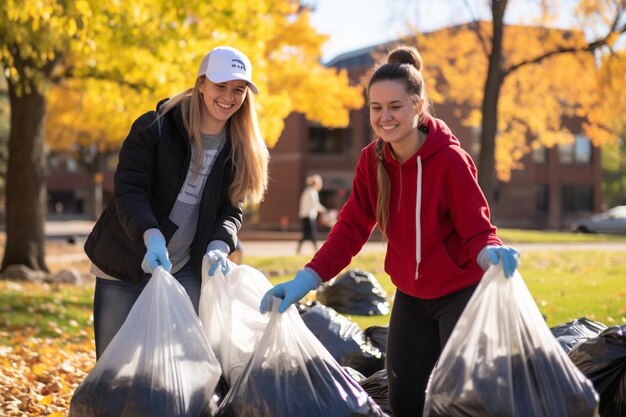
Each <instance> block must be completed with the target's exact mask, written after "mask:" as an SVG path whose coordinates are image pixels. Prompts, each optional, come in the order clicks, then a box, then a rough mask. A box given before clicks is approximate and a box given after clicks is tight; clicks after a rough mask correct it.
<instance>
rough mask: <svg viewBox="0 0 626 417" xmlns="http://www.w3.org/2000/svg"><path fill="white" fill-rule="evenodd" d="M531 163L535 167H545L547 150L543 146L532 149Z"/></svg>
mask: <svg viewBox="0 0 626 417" xmlns="http://www.w3.org/2000/svg"><path fill="white" fill-rule="evenodd" d="M532 155H533V162H534V163H535V164H537V165H545V163H546V162H548V149H546V147H545V146H540V147H538V148H535V149H533V154H532Z"/></svg>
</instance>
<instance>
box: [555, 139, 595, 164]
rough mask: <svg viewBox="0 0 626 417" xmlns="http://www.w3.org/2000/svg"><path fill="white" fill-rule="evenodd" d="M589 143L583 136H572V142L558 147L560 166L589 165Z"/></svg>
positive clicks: (590, 149)
mask: <svg viewBox="0 0 626 417" xmlns="http://www.w3.org/2000/svg"><path fill="white" fill-rule="evenodd" d="M591 152H592V147H591V141H590V140H589V138H587V137H586V136H584V135H574V142H572V143H566V144H561V145H559V162H560V163H561V164H578V165H589V164H591Z"/></svg>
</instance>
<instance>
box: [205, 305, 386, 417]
mask: <svg viewBox="0 0 626 417" xmlns="http://www.w3.org/2000/svg"><path fill="white" fill-rule="evenodd" d="M278 304H279V300H276V301H275V303H274V306H273V310H272V313H271V314H270V320H269V323H268V325H267V328H266V330H265V332H264V334H263V336H262V337H261V339H260V340H259V343H258V345H257V346H256V348H255V351H254V353H253V355H252V357H251V358H250V360H249V362H248V364H247V365H246V367H245V369H244V371H243V373H242V374H241V376H240V377H239V379H238V380H237V382H236V383H235V385H234V386H232V387H231V389H230V391H229V392H228V394H227V395H226V398H224V401H223V402H222V405H221V406H220V408H219V409H218V410H217V413H216V414H215V415H216V417H261V416H262V417H265V416H271V417H295V416H297V417H382V416H383V415H384V414H383V412H382V410H381V409H380V407H378V406H377V405H376V403H375V402H374V401H373V400H372V399H371V398H370V396H369V395H367V393H366V392H365V391H364V390H363V388H361V386H360V385H359V384H358V383H357V382H356V381H354V380H353V379H352V377H350V376H349V375H348V374H347V373H346V372H345V371H344V370H343V369H342V367H341V365H339V364H338V363H337V362H336V361H335V360H334V359H333V357H332V356H331V355H330V353H328V351H327V350H326V348H324V346H322V344H321V343H320V342H319V341H318V340H317V338H316V337H315V336H314V335H313V334H312V333H311V332H310V331H309V329H307V327H306V326H305V324H304V322H303V321H302V319H301V318H300V316H299V315H298V313H297V310H296V308H295V307H290V308H289V309H288V310H287V311H286V312H285V313H282V314H281V313H278Z"/></svg>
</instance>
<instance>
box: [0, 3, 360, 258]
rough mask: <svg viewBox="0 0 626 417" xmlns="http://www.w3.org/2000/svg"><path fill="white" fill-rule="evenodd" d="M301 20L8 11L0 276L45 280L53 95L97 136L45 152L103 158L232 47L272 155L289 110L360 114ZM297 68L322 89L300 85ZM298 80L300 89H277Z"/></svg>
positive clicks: (80, 6) (71, 135)
mask: <svg viewBox="0 0 626 417" xmlns="http://www.w3.org/2000/svg"><path fill="white" fill-rule="evenodd" d="M308 19H309V16H308V11H307V10H306V9H302V8H300V6H299V3H298V2H297V1H293V0H259V1H255V2H249V1H247V0H212V1H207V0H185V1H182V0H174V1H164V0H160V1H155V0H150V1H148V0H128V1H117V2H108V1H104V0H74V1H69V0H38V1H34V0H26V1H16V0H5V1H4V2H3V3H2V5H0V63H1V65H2V67H3V68H4V70H5V71H4V74H5V76H6V78H7V81H8V90H9V99H10V106H11V128H10V134H9V161H8V172H7V187H6V197H7V199H6V200H7V241H6V248H5V253H4V259H3V263H2V267H3V268H6V267H7V266H8V265H11V264H23V265H26V266H28V267H30V268H32V269H42V270H46V269H47V268H46V265H45V257H44V245H43V243H44V237H45V236H44V220H45V216H46V213H45V198H46V192H45V178H44V167H45V153H44V141H45V132H46V124H45V120H46V114H47V110H48V104H49V97H50V92H51V90H52V91H54V89H55V88H57V87H60V86H61V85H62V86H63V88H64V89H65V91H66V92H67V91H73V93H72V94H71V95H68V98H71V99H81V100H83V102H84V103H85V105H84V106H83V107H81V109H82V112H83V113H89V115H87V114H83V115H80V116H79V117H77V120H78V121H77V123H78V122H80V123H82V122H85V123H87V122H88V123H92V124H90V125H89V126H90V127H95V129H94V130H93V133H89V132H87V133H85V132H86V131H87V129H84V128H82V127H81V128H79V129H75V130H67V135H65V134H63V135H54V138H55V140H57V139H58V142H56V143H54V144H51V146H57V145H59V146H73V145H72V142H74V143H75V144H76V143H78V146H79V147H80V146H83V147H89V146H90V145H89V144H90V143H91V144H94V143H95V144H96V147H97V148H98V149H100V148H101V147H102V148H106V147H107V146H109V144H110V143H111V142H113V143H114V142H116V141H117V145H118V146H119V142H120V141H121V139H122V138H123V137H124V136H125V132H123V133H122V131H123V130H127V129H128V127H129V122H128V120H132V119H133V118H134V117H136V116H137V115H139V114H140V113H141V112H143V111H146V110H148V109H150V108H151V107H153V106H154V104H155V101H156V100H157V99H158V98H163V97H167V96H169V95H171V94H173V93H176V92H178V91H180V90H182V89H184V88H187V87H188V86H190V85H192V83H193V78H194V77H195V72H196V68H197V65H198V63H199V62H200V60H201V58H202V56H203V55H204V53H206V51H207V50H209V49H210V48H211V47H213V46H217V45H219V44H228V45H233V46H235V47H238V48H239V49H241V50H243V51H245V52H246V53H247V54H248V55H249V56H250V58H251V60H252V62H253V63H254V71H255V72H254V77H255V80H256V81H255V82H257V84H258V86H259V87H260V89H261V91H262V95H261V96H260V104H261V117H262V118H261V121H262V126H263V129H264V132H265V135H266V140H267V142H268V144H269V145H273V144H274V143H275V142H276V140H277V139H278V137H279V135H280V132H281V131H282V126H283V125H282V122H283V119H284V118H285V117H286V116H287V115H288V114H289V113H290V112H292V111H302V112H304V113H305V114H306V115H307V116H309V117H310V118H311V119H313V120H319V121H322V122H324V123H326V124H329V125H342V124H345V123H346V121H347V113H348V111H349V110H350V109H351V108H357V107H359V106H360V105H361V104H362V97H361V92H360V89H359V88H355V87H350V86H349V84H348V81H347V76H346V75H345V74H344V73H337V72H335V71H332V70H328V69H324V68H323V67H322V66H321V64H320V63H319V61H318V60H317V59H316V58H319V56H320V54H321V44H322V43H323V42H324V37H323V36H321V35H319V34H316V33H315V32H314V31H313V30H312V29H311V28H310V25H309V24H308V22H309V20H308ZM303 68H308V70H309V73H311V74H318V75H321V76H322V77H323V79H315V78H312V77H302V74H303V73H304V71H303ZM298 74H299V75H300V76H301V78H300V81H301V83H297V84H295V85H294V84H293V83H282V84H281V83H280V81H279V79H280V77H282V76H284V77H286V78H289V77H292V78H295V77H296V76H297V75H298ZM315 86H317V87H318V88H316V87H315ZM327 87H330V88H328V91H325V98H326V100H325V102H324V106H319V105H317V106H313V105H311V104H309V103H308V102H303V100H302V99H303V98H305V99H307V100H304V101H309V100H310V101H311V102H313V101H314V100H312V99H313V97H315V96H313V95H312V94H313V93H319V88H327ZM304 92H309V93H308V94H305V93H304ZM327 92H328V93H329V95H326V93H327ZM53 94H55V93H53ZM58 94H60V95H61V96H62V95H63V93H62V92H58ZM100 94H101V96H100V97H96V96H97V95H100ZM60 100H63V99H62V98H61V99H60ZM98 100H101V101H100V104H103V103H106V104H104V105H99V103H98ZM56 102H57V103H58V97H57V101H56ZM113 104H115V106H113ZM112 108H114V111H113V112H110V111H109V110H111V109H112ZM322 108H323V109H322ZM61 113H63V112H62V111H61V112H57V113H56V114H61ZM57 121H58V120H57ZM62 124H63V122H62V121H61V122H60V124H59V125H61V126H62ZM103 125H106V126H103ZM48 126H50V125H48ZM103 132H105V133H103ZM81 141H84V142H81ZM61 144H65V145H61Z"/></svg>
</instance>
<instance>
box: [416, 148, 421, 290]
mask: <svg viewBox="0 0 626 417" xmlns="http://www.w3.org/2000/svg"><path fill="white" fill-rule="evenodd" d="M421 211H422V158H421V157H420V156H418V157H417V191H416V196H415V261H416V262H417V265H416V266H415V279H416V280H417V278H418V277H419V267H420V262H421V260H422V230H421V229H422V228H421V221H420V212H421Z"/></svg>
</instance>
